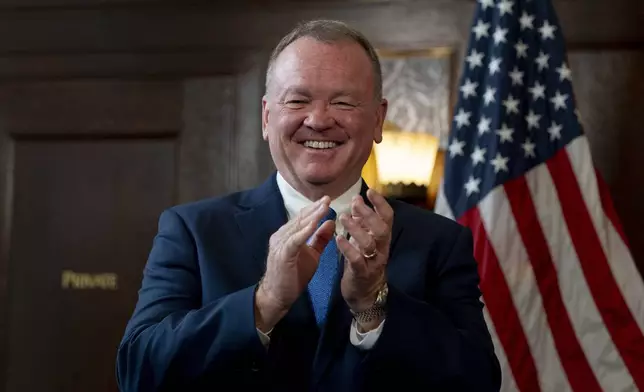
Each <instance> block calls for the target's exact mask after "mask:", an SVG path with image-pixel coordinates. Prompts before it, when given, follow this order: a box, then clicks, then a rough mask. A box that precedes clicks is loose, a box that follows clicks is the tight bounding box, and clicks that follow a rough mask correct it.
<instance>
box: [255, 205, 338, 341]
mask: <svg viewBox="0 0 644 392" xmlns="http://www.w3.org/2000/svg"><path fill="white" fill-rule="evenodd" d="M329 204H330V199H329V197H328V196H324V197H323V198H321V199H320V200H318V201H317V202H315V203H313V204H312V205H310V206H308V207H306V208H303V209H302V210H301V211H300V213H299V214H298V215H297V216H296V217H294V218H293V219H291V220H290V221H289V222H287V223H286V224H285V225H284V226H282V227H281V228H280V229H279V230H278V231H276V232H275V233H274V234H273V235H272V236H271V238H270V240H269V249H268V259H267V262H266V274H265V275H264V278H263V279H262V281H261V283H260V285H259V287H258V289H257V292H256V294H255V322H256V326H257V328H258V329H259V330H260V331H262V332H267V331H270V330H271V329H273V327H274V326H275V324H277V322H278V321H279V320H281V319H282V317H284V315H286V313H287V312H288V310H289V309H290V307H291V306H292V305H293V303H294V302H295V301H296V300H297V298H298V297H299V296H300V294H302V292H303V291H304V289H306V286H307V285H308V283H309V281H310V280H311V278H312V277H313V275H314V274H315V271H316V269H317V266H318V262H319V259H320V255H321V254H322V252H323V250H324V248H325V247H326V245H327V244H328V242H329V241H330V240H331V239H332V238H333V233H334V231H335V222H333V221H327V222H324V224H323V225H321V226H320V227H319V228H318V227H317V225H318V223H319V222H320V220H322V218H324V216H325V215H326V214H327V213H328V211H329ZM316 228H317V229H316Z"/></svg>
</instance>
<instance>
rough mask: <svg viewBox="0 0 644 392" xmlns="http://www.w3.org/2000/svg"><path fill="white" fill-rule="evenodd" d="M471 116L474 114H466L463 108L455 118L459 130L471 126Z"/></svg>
mask: <svg viewBox="0 0 644 392" xmlns="http://www.w3.org/2000/svg"><path fill="white" fill-rule="evenodd" d="M471 115H472V112H466V111H465V110H463V109H462V108H461V109H460V110H459V111H458V113H457V114H456V116H455V117H454V121H456V127H457V128H458V129H461V128H463V126H469V125H470V116H471Z"/></svg>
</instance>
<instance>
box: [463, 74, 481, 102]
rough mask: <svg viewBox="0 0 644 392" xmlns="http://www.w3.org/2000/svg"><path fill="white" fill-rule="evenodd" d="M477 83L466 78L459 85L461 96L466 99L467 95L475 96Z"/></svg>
mask: <svg viewBox="0 0 644 392" xmlns="http://www.w3.org/2000/svg"><path fill="white" fill-rule="evenodd" d="M478 85H479V84H478V83H476V82H472V81H471V80H469V79H467V80H466V81H465V84H464V85H463V86H462V87H461V92H462V93H463V98H465V99H467V98H469V97H476V88H477V87H478Z"/></svg>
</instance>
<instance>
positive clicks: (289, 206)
mask: <svg viewBox="0 0 644 392" xmlns="http://www.w3.org/2000/svg"><path fill="white" fill-rule="evenodd" d="M277 187H278V188H279V191H280V193H281V194H282V198H283V199H284V206H285V207H286V214H287V216H288V219H291V218H293V217H294V216H295V215H297V214H298V213H299V212H300V210H301V209H302V208H304V207H306V206H308V205H310V204H312V203H313V202H314V201H311V200H309V199H307V198H306V197H305V196H304V195H302V194H301V193H300V192H298V191H297V190H295V188H293V187H292V186H291V185H290V184H289V183H288V182H286V180H285V179H284V177H282V175H281V174H279V172H278V173H277ZM361 189H362V180H358V182H356V183H355V184H354V185H353V186H352V187H351V188H349V189H348V190H347V191H346V192H344V193H343V194H342V195H340V197H338V198H337V199H335V200H332V201H331V208H333V209H334V210H335V212H336V213H337V215H338V216H340V214H342V213H351V200H352V199H353V197H354V196H356V195H359V194H360V190H361ZM335 233H336V235H344V234H345V230H344V227H343V226H342V223H340V221H339V220H336V222H335ZM383 325H384V321H383V322H381V323H380V325H379V326H378V328H376V329H374V330H371V331H368V332H365V333H361V332H360V331H358V325H357V323H356V321H355V320H353V322H352V323H351V330H350V331H349V340H350V341H351V344H353V345H354V346H356V347H358V348H360V349H363V350H369V349H370V348H372V347H373V345H374V344H376V341H377V340H378V337H379V336H380V333H381V331H382V326H383ZM257 332H258V333H259V338H260V339H261V341H262V343H263V344H264V345H265V346H268V344H269V343H270V341H271V340H270V336H269V334H270V332H269V333H268V334H265V333H263V332H262V331H260V330H259V329H258V330H257Z"/></svg>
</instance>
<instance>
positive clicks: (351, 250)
mask: <svg viewBox="0 0 644 392" xmlns="http://www.w3.org/2000/svg"><path fill="white" fill-rule="evenodd" d="M336 243H337V245H338V249H339V250H340V252H342V255H343V256H344V259H345V261H346V263H345V265H346V268H348V269H350V270H351V272H352V273H353V274H354V275H355V276H365V275H366V274H367V271H368V270H367V263H366V262H365V259H364V257H362V254H361V253H360V251H359V250H358V249H357V248H356V247H355V246H353V245H352V244H351V243H350V242H349V240H347V239H346V238H345V237H344V236H337V237H336Z"/></svg>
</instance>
